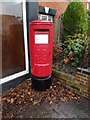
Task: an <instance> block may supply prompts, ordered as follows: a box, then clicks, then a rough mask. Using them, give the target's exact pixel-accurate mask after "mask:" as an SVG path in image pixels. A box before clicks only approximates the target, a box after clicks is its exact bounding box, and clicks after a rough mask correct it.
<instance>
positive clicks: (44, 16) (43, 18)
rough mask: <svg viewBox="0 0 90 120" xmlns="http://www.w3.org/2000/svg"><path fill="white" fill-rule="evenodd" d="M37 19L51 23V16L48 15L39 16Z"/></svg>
mask: <svg viewBox="0 0 90 120" xmlns="http://www.w3.org/2000/svg"><path fill="white" fill-rule="evenodd" d="M38 19H40V20H46V21H50V22H53V16H50V15H44V14H39V15H38Z"/></svg>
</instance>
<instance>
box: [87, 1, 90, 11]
mask: <svg viewBox="0 0 90 120" xmlns="http://www.w3.org/2000/svg"><path fill="white" fill-rule="evenodd" d="M87 10H88V11H89V12H90V0H88V3H87Z"/></svg>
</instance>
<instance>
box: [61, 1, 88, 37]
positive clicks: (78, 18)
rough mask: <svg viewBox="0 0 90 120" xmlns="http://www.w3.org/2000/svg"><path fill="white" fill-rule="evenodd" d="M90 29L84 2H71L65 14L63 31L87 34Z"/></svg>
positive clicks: (70, 33) (66, 33) (67, 33)
mask: <svg viewBox="0 0 90 120" xmlns="http://www.w3.org/2000/svg"><path fill="white" fill-rule="evenodd" d="M87 30H88V14H87V11H86V9H85V7H84V4H83V3H82V2H70V4H69V5H68V7H67V9H66V11H65V13H64V16H63V31H64V37H65V39H66V37H67V35H72V36H73V35H75V34H79V33H80V34H82V35H83V36H85V35H86V33H87Z"/></svg>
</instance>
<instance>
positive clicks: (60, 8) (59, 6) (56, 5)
mask: <svg viewBox="0 0 90 120" xmlns="http://www.w3.org/2000/svg"><path fill="white" fill-rule="evenodd" d="M42 1H43V2H42ZM82 1H85V0H82ZM68 4H69V0H66V2H44V0H38V6H44V7H49V8H52V9H55V10H56V11H57V12H56V15H55V17H54V36H55V39H58V29H59V16H61V15H62V14H63V13H64V11H65V10H66V8H67V5H68ZM84 5H85V8H86V9H87V2H84Z"/></svg>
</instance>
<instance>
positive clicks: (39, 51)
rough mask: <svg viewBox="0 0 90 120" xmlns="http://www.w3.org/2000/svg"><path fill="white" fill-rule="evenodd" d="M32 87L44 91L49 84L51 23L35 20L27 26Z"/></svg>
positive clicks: (51, 40) (50, 70)
mask: <svg viewBox="0 0 90 120" xmlns="http://www.w3.org/2000/svg"><path fill="white" fill-rule="evenodd" d="M29 32H30V58H31V74H32V87H33V88H35V89H37V90H45V89H46V88H49V86H50V84H51V74H52V50H53V47H52V44H53V23H52V22H49V21H43V20H35V21H33V22H30V24H29Z"/></svg>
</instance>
